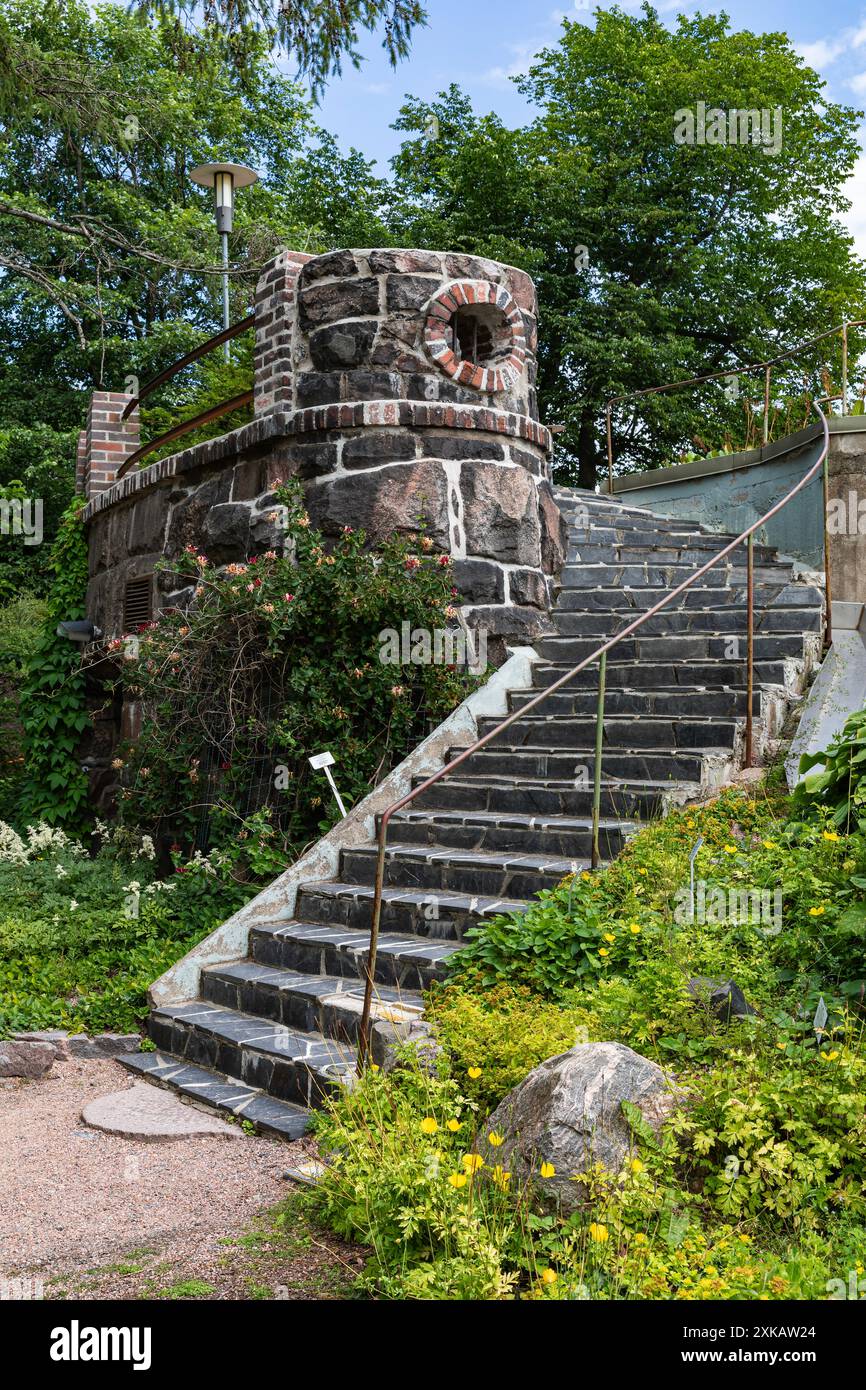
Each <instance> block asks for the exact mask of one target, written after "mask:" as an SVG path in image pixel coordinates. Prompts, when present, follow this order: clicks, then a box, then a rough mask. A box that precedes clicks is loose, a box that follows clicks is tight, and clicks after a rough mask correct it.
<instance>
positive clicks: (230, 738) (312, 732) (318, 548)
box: [114, 485, 472, 848]
mask: <svg viewBox="0 0 866 1390" xmlns="http://www.w3.org/2000/svg"><path fill="white" fill-rule="evenodd" d="M277 496H278V498H279V499H280V502H281V505H282V507H283V508H284V516H283V520H284V521H285V525H286V547H285V551H286V553H285V554H282V555H280V554H277V553H276V552H275V551H266V552H265V553H264V554H261V555H257V556H253V557H252V558H251V559H250V560H249V561H248V562H246V563H244V564H227V565H224V566H222V567H221V568H216V567H215V566H214V565H213V564H212V563H211V562H210V561H209V559H208V557H207V556H206V555H203V554H198V553H197V552H196V550H195V548H194V547H190V548H189V549H188V550H187V551H186V552H185V553H184V554H183V555H182V557H181V558H180V560H179V561H177V562H174V563H172V565H171V568H172V570H173V571H179V573H180V576H182V579H183V580H185V581H186V582H187V583H189V585H190V586H191V589H192V591H193V602H192V605H191V607H189V608H188V609H185V610H176V611H166V612H163V613H162V614H161V615H160V617H159V619H158V620H157V621H156V622H154V623H151V624H149V625H147V626H146V627H145V628H143V629H142V631H141V632H140V633H138V634H128V635H127V637H125V638H124V639H117V640H116V642H115V643H114V648H115V651H116V652H117V654H118V656H119V657H121V658H122V659H121V661H120V677H119V680H120V682H121V684H122V686H123V687H124V689H125V692H126V694H127V696H128V698H130V699H133V700H138V701H141V702H142V705H143V709H144V711H145V716H144V725H143V728H142V731H141V734H140V735H139V736H138V737H136V739H135V741H134V743H133V744H132V745H130V746H127V747H125V748H123V749H121V750H120V751H119V754H118V757H117V758H116V759H115V768H116V770H117V771H118V772H119V773H120V775H121V780H122V790H121V807H122V811H123V815H124V817H125V818H126V819H127V820H129V821H131V822H134V823H136V824H137V825H139V826H146V827H147V828H148V829H150V830H153V831H157V830H158V831H160V833H164V832H166V831H170V832H171V834H172V835H173V836H174V837H175V838H176V839H178V840H180V841H181V842H185V843H187V844H189V843H191V841H192V840H194V839H195V840H197V842H198V843H199V844H200V845H201V847H202V848H204V847H205V845H206V843H213V842H214V841H220V840H222V841H227V840H228V839H231V838H233V837H234V832H235V831H236V830H237V831H239V832H240V833H245V832H244V831H243V829H242V827H241V826H240V823H239V822H240V819H241V818H242V817H244V816H248V815H249V814H251V813H254V812H261V813H262V815H264V816H265V817H266V818H270V821H271V824H272V825H273V827H274V828H275V831H276V830H278V831H279V833H280V836H281V839H282V843H283V844H284V845H285V846H286V847H288V846H290V845H291V846H294V847H296V848H300V847H302V846H303V845H304V844H306V843H307V842H309V841H310V840H312V839H315V838H316V837H317V835H318V834H319V833H320V832H321V831H323V830H327V829H328V828H330V826H331V825H332V824H333V822H334V820H335V819H336V818H337V814H338V812H337V808H336V805H335V803H334V801H333V798H332V795H331V793H330V791H329V789H328V785H327V783H326V781H325V780H324V776H323V774H322V772H320V771H313V770H312V769H311V768H310V766H309V762H308V758H309V756H310V755H313V754H316V753H319V752H322V751H325V750H327V751H330V752H332V753H333V755H334V757H335V758H336V760H337V767H336V769H335V772H336V777H337V780H338V784H339V790H340V792H341V794H342V796H343V798H344V801H345V802H346V803H348V804H349V805H351V804H352V803H354V802H356V801H358V800H359V799H360V798H361V797H362V796H364V795H365V794H366V792H368V791H369V790H370V788H371V787H372V786H373V785H375V783H376V782H377V781H378V780H379V779H380V778H381V776H382V775H383V774H384V773H385V772H387V771H388V769H389V768H390V767H391V766H392V765H393V764H394V763H395V762H397V761H399V759H400V758H401V757H403V756H404V755H405V754H406V753H407V752H408V751H409V749H410V748H411V747H412V746H413V745H414V744H415V743H416V742H417V741H418V739H419V737H423V735H424V734H425V733H426V732H427V728H428V721H430V720H432V721H434V722H438V721H439V720H440V719H441V718H442V717H443V716H444V715H445V714H447V713H448V712H449V711H450V710H451V709H453V708H454V706H455V705H456V704H458V703H459V701H460V700H461V699H462V698H463V696H464V695H465V694H466V693H467V692H468V690H469V689H470V688H471V684H472V678H471V676H469V675H468V674H466V673H465V672H464V671H462V670H461V669H459V667H458V664H457V662H456V661H455V660H454V657H456V656H459V655H460V651H459V639H458V643H457V644H455V645H456V646H457V650H453V649H452V647H451V644H450V643H448V642H447V641H446V640H445V639H446V634H447V633H448V631H449V630H451V632H452V639H453V636H454V629H455V623H456V619H457V609H456V608H455V607H454V604H455V602H456V601H457V599H456V595H457V590H456V588H455V587H454V579H453V574H452V567H451V561H450V557H448V556H445V555H435V554H433V542H432V541H431V540H430V538H429V537H427V536H426V535H425V533H424V530H423V527H422V526H420V525H419V530H418V532H417V534H415V535H410V536H406V537H394V538H392V539H391V540H389V541H388V542H387V543H386V544H385V545H384V546H382V547H380V548H379V549H378V550H377V551H376V552H372V551H370V550H369V549H368V548H367V547H366V546H365V538H364V534H363V532H360V531H353V530H352V529H351V528H350V527H346V528H344V530H343V532H342V534H341V535H340V536H339V538H338V539H337V540H336V541H335V542H334V543H333V544H332V545H326V542H325V539H324V537H323V536H322V535H321V534H320V533H319V532H317V531H316V530H315V529H314V528H313V527H312V526H311V525H310V520H309V517H308V516H307V513H306V511H305V509H304V503H303V495H302V493H301V491H300V489H299V488H298V487H296V486H295V485H292V486H287V487H284V488H279V489H278V490H277ZM275 515H276V514H275ZM173 582H174V584H175V587H176V586H177V583H178V582H179V581H178V579H177V578H175V580H174V581H173ZM404 624H405V625H408V627H407V628H404ZM403 631H409V632H411V633H412V634H413V636H414V635H416V634H417V633H418V632H421V633H424V634H426V635H427V636H428V638H429V639H430V645H429V649H428V650H426V651H423V652H419V649H418V648H417V647H416V648H415V649H414V651H413V653H407V652H405V651H402V652H401V651H400V650H399V645H400V643H399V640H398V639H399V634H401V633H402V632H403ZM386 634H387V635H386ZM437 634H439V636H440V648H441V649H442V650H441V653H440V659H439V660H437V659H436V655H437V653H436V650H435V640H436V635H437ZM423 645H424V644H423V643H422V646H423ZM395 648H397V650H395ZM449 652H451V655H449ZM413 656H414V659H413ZM229 826H231V829H229Z"/></svg>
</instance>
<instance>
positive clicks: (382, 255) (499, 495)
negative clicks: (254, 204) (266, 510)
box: [257, 250, 563, 659]
mask: <svg viewBox="0 0 866 1390" xmlns="http://www.w3.org/2000/svg"><path fill="white" fill-rule="evenodd" d="M298 259H300V258H298ZM290 268H291V267H290ZM294 274H295V276H296V282H295V284H294V285H293V287H292V288H293V293H292V295H291V303H290V304H289V303H288V302H286V303H285V308H284V312H286V311H288V314H289V315H290V316H291V318H292V320H293V322H292V331H291V334H290V335H288V334H286V333H285V327H286V325H285V322H283V325H282V327H283V330H284V331H283V335H282V339H281V348H282V351H279V350H278V351H277V352H276V354H275V353H274V352H272V351H270V352H269V348H271V347H272V346H273V345H272V344H271V343H270V342H269V335H270V333H271V332H274V331H276V330H277V327H278V322H279V319H280V318H281V317H282V315H281V314H280V312H279V308H278V306H277V304H276V303H275V301H274V298H273V295H272V292H271V287H272V285H273V273H271V279H270V281H269V279H268V275H269V272H267V271H266V272H265V275H264V276H263V278H262V281H261V282H260V286H259V295H258V298H259V302H260V304H262V307H265V308H267V309H268V310H269V312H270V313H271V315H272V316H271V317H270V319H268V316H267V314H266V315H263V316H262V317H263V319H265V320H266V321H265V322H264V324H263V327H262V329H260V330H259V333H258V339H259V340H258V344H257V363H268V364H269V366H268V370H269V371H270V374H271V381H273V380H274V379H276V380H277V381H278V383H279V384H278V386H277V389H276V391H275V392H273V393H272V394H270V395H269V396H268V397H266V399H265V401H264V402H263V404H261V405H260V404H258V402H257V410H259V411H261V410H262V409H264V410H268V411H273V412H274V413H275V414H283V413H284V412H285V433H284V435H283V441H282V442H281V444H280V445H277V447H276V448H275V449H274V453H273V456H272V460H271V467H272V468H273V469H275V470H276V471H281V472H282V473H283V475H284V476H286V475H288V474H294V475H296V476H298V477H299V478H300V479H301V481H302V482H303V483H304V486H305V490H306V493H307V504H308V509H309V512H310V516H311V518H312V520H313V523H314V525H316V526H317V527H320V528H321V529H322V531H324V532H325V533H326V534H330V535H336V534H338V533H339V532H340V531H341V530H342V528H343V527H344V526H353V527H356V528H363V529H364V531H365V532H366V533H367V537H368V539H369V541H370V543H371V544H373V545H375V543H376V542H377V541H378V540H380V539H382V538H383V537H385V536H387V535H390V534H392V533H393V532H395V531H398V532H403V533H407V532H408V533H412V532H415V531H418V530H419V529H420V528H421V527H423V529H424V532H425V534H426V536H428V537H429V538H430V539H431V540H432V541H433V544H434V547H435V548H436V549H437V550H439V551H442V552H444V553H447V554H450V555H451V557H452V559H453V561H454V574H455V584H456V585H457V587H458V589H459V590H460V593H461V595H462V598H463V603H464V608H463V616H464V617H465V619H466V621H467V622H468V623H469V625H470V626H472V627H475V628H483V629H485V630H486V633H487V637H488V641H489V642H490V643H491V644H492V647H493V651H495V650H496V648H497V647H498V648H499V655H501V653H502V649H503V648H504V643H505V642H506V641H510V642H515V641H517V642H520V641H531V640H532V639H533V638H534V637H535V636H537V635H538V634H539V633H540V632H542V631H545V630H546V629H547V627H548V619H547V612H548V609H549V606H550V591H549V587H550V577H551V576H552V575H554V574H555V573H556V572H557V571H558V569H559V566H560V565H561V563H562V557H563V523H562V519H561V516H560V513H559V509H558V508H557V506H556V503H555V502H554V499H553V494H552V491H551V488H550V481H549V478H550V464H549V460H550V449H551V439H550V434H549V432H548V430H547V429H545V428H544V426H542V425H541V424H540V423H539V421H538V413H537V400H536V391H535V380H536V358H535V351H536V345H537V327H536V323H537V319H536V313H537V305H536V296H535V289H534V286H533V283H532V281H531V279H530V278H529V276H528V275H526V274H525V273H524V272H523V271H520V270H516V269H514V268H513V267H512V266H506V265H501V264H499V263H498V262H496V261H490V260H486V259H479V258H478V257H474V256H468V255H455V254H452V253H449V252H435V251H407V250H352V251H334V252H331V253H329V254H327V255H323V256H316V257H314V258H312V259H310V260H307V261H306V263H305V264H303V266H298V267H297V269H295V271H294ZM269 292H271V298H270V299H268V298H267V295H268V293H269ZM289 337H290V339H291V348H290V358H291V361H290V363H289V362H287V361H285V359H284V365H283V366H282V372H281V373H280V372H276V373H275V372H274V356H275V355H276V356H277V357H279V356H281V355H282V354H283V353H285V354H286V355H288V340H289ZM287 368H288V370H286V369H287ZM272 476H273V474H272ZM491 654H493V653H492V652H491ZM494 659H495V658H494Z"/></svg>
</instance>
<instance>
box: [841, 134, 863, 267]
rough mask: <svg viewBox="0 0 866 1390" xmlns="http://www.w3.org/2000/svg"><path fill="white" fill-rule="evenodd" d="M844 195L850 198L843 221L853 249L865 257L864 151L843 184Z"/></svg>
mask: <svg viewBox="0 0 866 1390" xmlns="http://www.w3.org/2000/svg"><path fill="white" fill-rule="evenodd" d="M844 192H845V196H846V197H847V198H850V200H851V208H850V211H849V212H847V213H846V214H845V219H844V220H845V223H846V225H847V227H848V230H849V232H850V233H851V235H852V236H853V238H854V250H855V251H856V252H857V254H858V256H862V257H863V258H864V259H866V153H863V154H861V156H860V158H859V159H858V161H857V163H856V165H855V166H854V172H853V174H852V175H851V177H850V179H849V180H848V182H847V183H846V185H845V189H844Z"/></svg>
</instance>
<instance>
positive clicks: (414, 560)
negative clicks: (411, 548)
mask: <svg viewBox="0 0 866 1390" xmlns="http://www.w3.org/2000/svg"><path fill="white" fill-rule="evenodd" d="M420 564H421V561H420V560H419V559H418V556H417V555H407V557H406V568H407V570H416V569H418V567H419V565H420Z"/></svg>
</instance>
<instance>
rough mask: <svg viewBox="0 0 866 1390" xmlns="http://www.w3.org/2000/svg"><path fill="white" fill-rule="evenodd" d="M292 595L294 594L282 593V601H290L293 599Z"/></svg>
mask: <svg viewBox="0 0 866 1390" xmlns="http://www.w3.org/2000/svg"><path fill="white" fill-rule="evenodd" d="M294 597H295V596H294V594H283V602H284V603H291V602H292V601H293V599H294Z"/></svg>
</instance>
